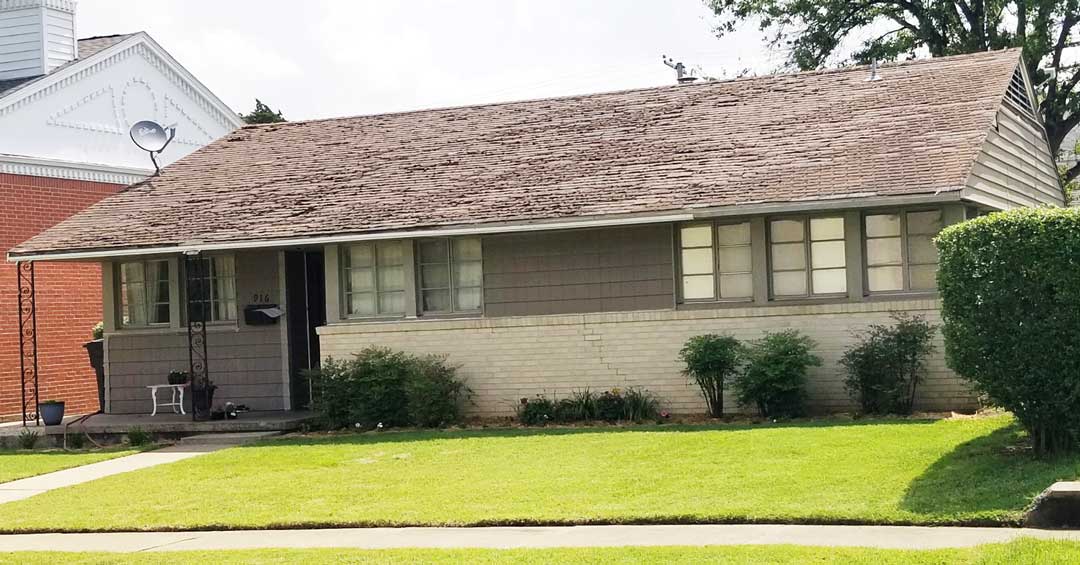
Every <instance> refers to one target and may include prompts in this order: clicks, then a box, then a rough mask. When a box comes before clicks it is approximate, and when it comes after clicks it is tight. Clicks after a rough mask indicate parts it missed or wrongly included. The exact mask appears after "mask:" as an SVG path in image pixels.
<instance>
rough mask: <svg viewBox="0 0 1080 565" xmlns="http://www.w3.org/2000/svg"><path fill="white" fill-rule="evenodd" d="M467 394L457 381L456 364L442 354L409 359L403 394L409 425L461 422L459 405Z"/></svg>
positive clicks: (465, 389) (469, 392) (443, 424)
mask: <svg viewBox="0 0 1080 565" xmlns="http://www.w3.org/2000/svg"><path fill="white" fill-rule="evenodd" d="M470 395H471V391H470V390H469V388H468V387H467V386H465V383H463V382H461V381H459V380H457V367H454V366H452V365H448V364H447V363H446V358H445V357H439V356H435V355H429V356H426V357H415V358H413V359H412V363H411V370H410V371H409V377H408V379H407V380H406V381H405V397H406V401H407V402H406V404H407V406H408V413H409V420H410V421H411V423H412V424H414V425H417V426H422V427H425V428H434V427H439V426H445V425H449V424H455V423H457V422H460V421H461V418H462V405H463V404H464V402H465V401H466V400H467V399H468V398H469V396H470Z"/></svg>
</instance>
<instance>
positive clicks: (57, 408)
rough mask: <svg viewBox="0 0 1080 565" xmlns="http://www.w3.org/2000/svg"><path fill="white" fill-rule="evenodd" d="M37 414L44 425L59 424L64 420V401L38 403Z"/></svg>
mask: <svg viewBox="0 0 1080 565" xmlns="http://www.w3.org/2000/svg"><path fill="white" fill-rule="evenodd" d="M38 415H40V416H41V421H42V422H44V423H45V425H46V426H59V425H60V424H61V423H62V422H63V421H64V403H63V402H47V403H43V404H38Z"/></svg>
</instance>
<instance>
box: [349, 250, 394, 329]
mask: <svg viewBox="0 0 1080 565" xmlns="http://www.w3.org/2000/svg"><path fill="white" fill-rule="evenodd" d="M404 246H405V243H404V242H401V241H378V242H372V243H360V244H356V245H351V246H349V247H346V248H345V250H344V253H343V257H342V263H343V273H344V278H345V280H344V283H345V293H344V298H345V313H346V314H347V315H348V316H350V317H364V316H401V315H404V314H405V248H404Z"/></svg>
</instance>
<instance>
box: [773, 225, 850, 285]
mask: <svg viewBox="0 0 1080 565" xmlns="http://www.w3.org/2000/svg"><path fill="white" fill-rule="evenodd" d="M821 219H839V220H841V221H842V222H843V225H844V229H843V230H842V232H841V233H842V235H841V236H840V237H838V238H834V239H819V240H815V239H812V238H811V226H810V223H811V222H812V221H813V220H821ZM776 221H800V222H802V228H803V239H802V242H801V243H802V245H803V257H804V258H805V265H804V267H803V268H802V269H783V270H781V271H779V272H787V273H795V272H804V273H805V275H806V293H805V294H780V295H778V294H776V289H775V288H774V286H775V285H774V284H773V274H774V273H776V272H777V271H776V270H775V269H774V268H773V245H774V242H773V234H772V232H773V230H772V223H773V222H776ZM846 234H847V218H846V216H845V214H843V213H840V214H809V215H808V214H801V215H791V216H771V217H767V218H765V249H766V252H767V254H768V261H767V264H768V268H767V269H766V275H767V278H768V280H769V299H770V300H777V301H784V300H799V299H817V298H842V297H846V296H848V294H849V292H850V291H851V289H850V288H846V287H847V283H846V280H845V289H844V291H843V292H815V291H814V271H831V270H839V269H841V268H843V269H844V271H845V273H846V272H847V270H848V269H850V268H851V265H849V264H848V261H847V246H848V242H847V237H846ZM836 241H839V242H841V243H843V244H844V266H843V267H822V268H817V269H815V268H814V251H813V244H814V243H827V242H836ZM786 243H800V242H797V241H793V242H780V243H779V244H780V245H782V244H786Z"/></svg>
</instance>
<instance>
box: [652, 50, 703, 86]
mask: <svg viewBox="0 0 1080 565" xmlns="http://www.w3.org/2000/svg"><path fill="white" fill-rule="evenodd" d="M660 57H661V58H662V59H663V61H664V64H665V65H667V66H669V67H671V68H673V69H675V80H677V81H678V82H679V84H686V83H690V82H694V81H695V80H697V79H698V77H696V76H694V75H693V73H689V72H687V71H686V65H684V64H682V62H681V61H680V62H675V59H672V58H670V57H668V56H667V55H661V56H660Z"/></svg>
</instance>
